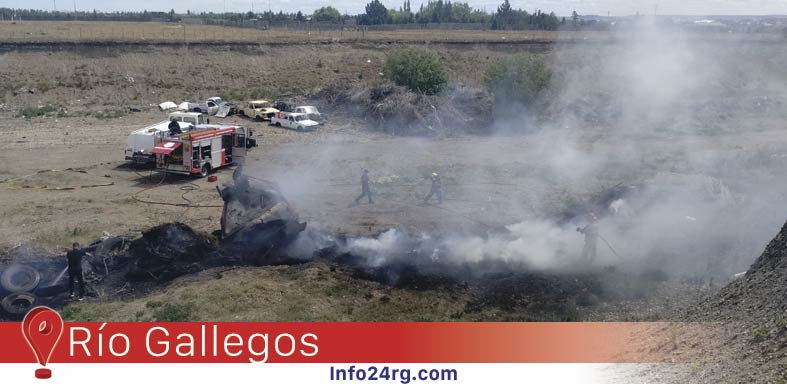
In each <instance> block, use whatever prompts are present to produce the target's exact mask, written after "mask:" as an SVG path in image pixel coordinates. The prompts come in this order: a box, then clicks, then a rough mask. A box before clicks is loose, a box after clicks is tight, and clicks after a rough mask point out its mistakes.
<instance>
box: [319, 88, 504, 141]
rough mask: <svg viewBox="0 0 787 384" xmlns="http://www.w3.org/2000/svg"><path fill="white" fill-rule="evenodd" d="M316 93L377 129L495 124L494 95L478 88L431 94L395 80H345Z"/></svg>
mask: <svg viewBox="0 0 787 384" xmlns="http://www.w3.org/2000/svg"><path fill="white" fill-rule="evenodd" d="M312 97H314V98H317V99H319V100H321V101H322V102H324V103H326V104H328V105H330V106H331V107H333V108H334V109H337V110H338V109H340V108H341V109H343V110H346V111H350V113H351V114H353V115H355V116H357V117H360V118H364V119H366V120H368V121H370V122H374V123H375V127H376V128H377V129H379V130H382V131H384V132H387V133H390V134H393V135H424V136H447V135H451V134H456V133H460V132H483V131H485V130H488V129H489V127H491V124H490V114H491V111H492V99H491V97H490V95H489V93H488V92H486V91H484V90H481V89H476V88H468V87H454V88H451V89H449V90H447V91H445V92H443V93H442V94H440V95H434V96H429V95H423V94H418V93H415V92H412V91H410V90H408V89H407V88H405V87H401V86H398V85H394V84H392V83H385V84H381V85H377V86H374V87H368V86H366V85H361V84H351V83H348V82H346V81H341V82H334V83H331V84H328V85H327V86H325V87H323V88H322V89H320V91H319V92H317V93H316V94H315V95H313V96H312Z"/></svg>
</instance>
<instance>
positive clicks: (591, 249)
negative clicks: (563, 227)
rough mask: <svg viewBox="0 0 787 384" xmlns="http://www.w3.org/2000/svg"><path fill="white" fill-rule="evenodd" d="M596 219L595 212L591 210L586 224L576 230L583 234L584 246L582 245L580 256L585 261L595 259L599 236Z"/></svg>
mask: <svg viewBox="0 0 787 384" xmlns="http://www.w3.org/2000/svg"><path fill="white" fill-rule="evenodd" d="M596 220H598V217H596V214H595V213H592V212H591V213H590V214H589V215H588V224H587V225H585V226H584V227H583V228H577V232H579V233H581V234H583V235H585V246H584V247H582V258H583V259H585V260H587V261H593V260H595V259H596V244H597V243H598V236H599V234H598V228H597V227H596Z"/></svg>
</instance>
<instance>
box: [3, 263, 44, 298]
mask: <svg viewBox="0 0 787 384" xmlns="http://www.w3.org/2000/svg"><path fill="white" fill-rule="evenodd" d="M40 282H41V274H39V273H38V271H36V270H35V268H33V267H30V266H27V265H21V264H14V265H12V266H10V267H8V268H6V270H5V271H3V274H2V275H0V285H2V286H3V288H4V289H5V290H6V291H9V292H27V291H32V290H34V289H35V288H36V287H37V286H38V283H40Z"/></svg>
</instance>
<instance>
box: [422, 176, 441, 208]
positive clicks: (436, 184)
mask: <svg viewBox="0 0 787 384" xmlns="http://www.w3.org/2000/svg"><path fill="white" fill-rule="evenodd" d="M431 180H432V188H431V189H430V190H429V194H428V195H426V197H424V204H426V203H428V202H429V199H431V198H432V196H437V204H442V203H443V183H442V182H441V181H440V175H438V174H437V172H432V176H431Z"/></svg>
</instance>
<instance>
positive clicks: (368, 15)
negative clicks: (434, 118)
mask: <svg viewBox="0 0 787 384" xmlns="http://www.w3.org/2000/svg"><path fill="white" fill-rule="evenodd" d="M0 18H1V19H2V20H12V19H18V20H86V21H90V20H106V21H157V20H158V21H161V20H164V21H180V20H182V19H184V18H204V19H212V20H227V21H231V22H239V21H240V22H242V21H244V20H258V21H263V22H288V21H297V22H309V21H311V22H317V23H328V24H361V25H379V24H428V23H436V24H439V23H472V24H486V25H488V27H489V28H491V29H543V30H556V29H559V28H561V26H562V25H566V24H570V25H574V26H577V25H578V21H579V20H578V15H577V14H576V12H574V13H573V15H572V18H571V19H570V20H569V21H568V22H567V21H566V18H565V17H564V18H558V17H557V16H556V15H555V13H554V12H550V13H546V12H542V11H541V10H536V11H535V12H533V13H530V12H528V11H526V10H522V9H514V8H513V7H512V6H511V3H510V2H509V0H503V3H502V4H500V6H498V7H497V9H496V10H495V11H494V12H491V13H488V12H486V11H484V10H479V9H475V8H473V7H471V6H470V5H469V4H468V3H463V2H452V1H451V0H445V1H444V0H436V1H434V0H429V1H428V2H427V3H426V4H423V3H422V4H420V6H419V8H418V9H417V10H415V11H413V9H412V7H411V4H410V0H404V2H403V3H402V5H401V6H400V7H399V8H398V9H395V8H391V9H389V8H387V7H386V6H385V5H383V4H382V3H381V2H380V0H372V1H371V2H369V3H368V4H366V7H365V10H364V12H363V13H361V14H358V15H348V14H342V13H341V12H339V10H337V9H336V8H334V7H332V6H325V7H321V8H319V9H317V10H315V11H314V12H313V13H312V14H311V15H306V14H304V13H302V12H300V11H298V12H294V13H287V12H283V11H279V12H278V13H277V12H272V11H265V12H256V13H255V12H245V13H243V12H223V13H214V12H200V13H194V12H191V11H187V12H186V14H177V13H175V10H174V9H173V10H170V11H169V12H148V11H142V12H98V11H95V10H93V11H74V12H65V11H44V10H34V9H12V8H0Z"/></svg>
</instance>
